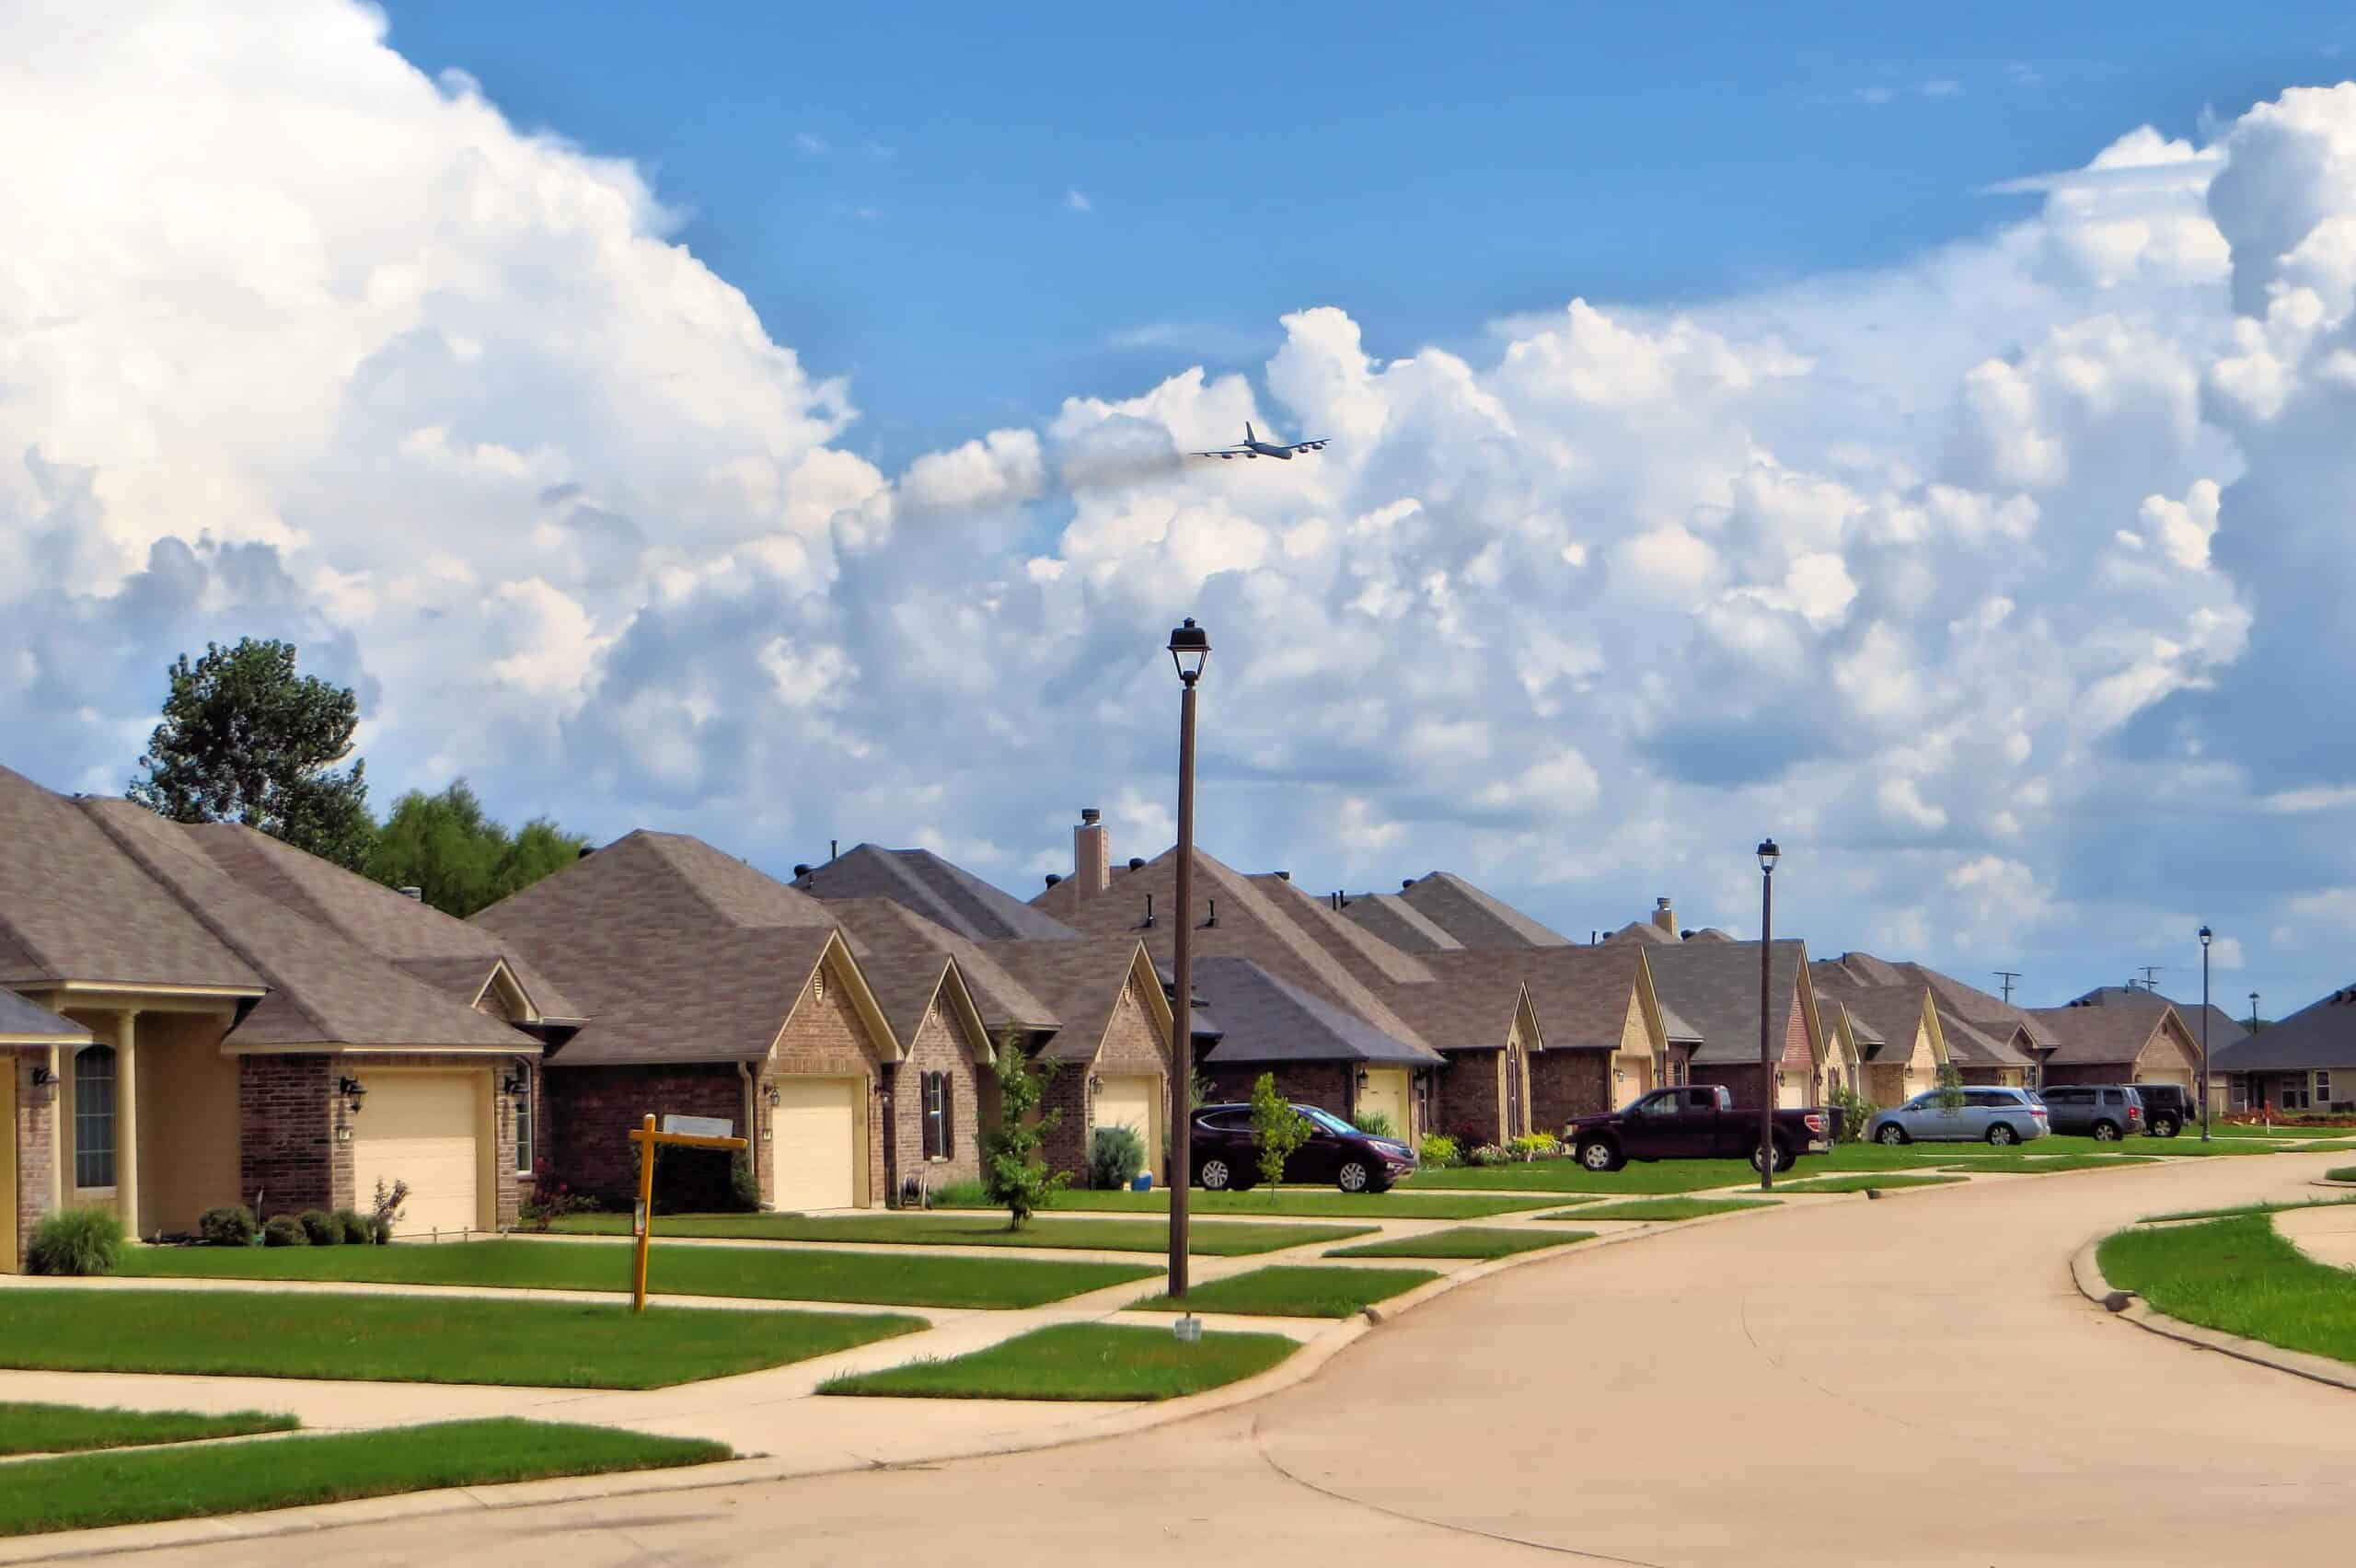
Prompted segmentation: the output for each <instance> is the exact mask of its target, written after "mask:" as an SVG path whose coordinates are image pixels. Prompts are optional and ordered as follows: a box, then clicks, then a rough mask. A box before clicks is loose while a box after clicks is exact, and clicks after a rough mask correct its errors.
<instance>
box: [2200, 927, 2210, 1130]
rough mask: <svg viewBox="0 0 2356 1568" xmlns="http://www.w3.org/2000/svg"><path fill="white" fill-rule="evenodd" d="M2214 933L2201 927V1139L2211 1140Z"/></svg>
mask: <svg viewBox="0 0 2356 1568" xmlns="http://www.w3.org/2000/svg"><path fill="white" fill-rule="evenodd" d="M2211 938H2212V933H2211V931H2210V929H2209V928H2208V927H2206V926H2203V927H2201V928H2200V1141H2201V1142H2202V1143H2207V1142H2208V1141H2209V1010H2210V1009H2209V943H2210V940H2211Z"/></svg>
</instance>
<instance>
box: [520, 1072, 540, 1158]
mask: <svg viewBox="0 0 2356 1568" xmlns="http://www.w3.org/2000/svg"><path fill="white" fill-rule="evenodd" d="M523 1077H524V1093H523V1097H522V1098H521V1099H519V1100H517V1101H515V1173H516V1174H517V1175H519V1176H529V1175H530V1174H531V1173H532V1090H533V1089H534V1088H536V1087H537V1086H536V1085H535V1084H534V1083H533V1081H532V1074H531V1069H530V1068H528V1067H527V1068H525V1069H524V1074H523Z"/></svg>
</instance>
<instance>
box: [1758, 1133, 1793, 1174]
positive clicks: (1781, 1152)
mask: <svg viewBox="0 0 2356 1568" xmlns="http://www.w3.org/2000/svg"><path fill="white" fill-rule="evenodd" d="M1774 1147H1775V1169H1776V1170H1790V1169H1791V1168H1792V1166H1793V1164H1794V1163H1795V1162H1796V1160H1797V1159H1799V1157H1798V1156H1797V1155H1796V1154H1794V1153H1793V1152H1792V1148H1791V1146H1790V1145H1789V1144H1787V1143H1785V1142H1784V1140H1783V1139H1781V1138H1777V1139H1776V1140H1775V1146H1774ZM1764 1152H1765V1151H1763V1150H1762V1149H1761V1148H1760V1147H1758V1146H1757V1145H1756V1144H1754V1145H1752V1146H1751V1149H1750V1168H1751V1169H1752V1170H1760V1169H1761V1167H1763V1166H1764V1165H1765V1163H1766V1161H1765V1160H1764V1159H1762V1158H1761V1156H1762V1155H1763V1153H1764Z"/></svg>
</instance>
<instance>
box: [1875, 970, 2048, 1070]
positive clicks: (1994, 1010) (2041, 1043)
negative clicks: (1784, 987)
mask: <svg viewBox="0 0 2356 1568" xmlns="http://www.w3.org/2000/svg"><path fill="white" fill-rule="evenodd" d="M1830 962H1831V963H1838V964H1839V965H1841V967H1842V968H1843V969H1845V970H1847V971H1848V972H1849V973H1850V974H1853V975H1854V976H1855V977H1856V978H1857V980H1858V981H1859V982H1860V983H1861V984H1864V985H1867V986H1902V985H1909V984H1911V983H1913V982H1915V981H1920V982H1922V983H1923V985H1925V986H1929V987H1930V988H1931V995H1932V997H1934V999H1935V1000H1936V1001H1937V1003H1938V1008H1939V1011H1940V1013H1941V1014H1942V1015H1943V1016H1945V1017H1949V1018H1958V1019H1961V1020H1964V1021H1965V1022H1967V1023H1971V1024H1976V1025H1978V1026H1979V1028H1980V1032H1981V1033H1983V1034H1987V1035H1990V1036H1992V1037H1993V1038H1995V1039H1997V1040H2000V1041H2001V1040H2003V1039H2004V1038H2005V1037H2006V1036H2009V1035H2010V1034H2011V1033H2012V1032H2013V1030H2014V1029H2015V1028H2016V1027H2017V1028H2020V1029H2026V1030H2027V1032H2028V1037H2029V1040H2030V1042H2031V1043H2034V1044H2036V1045H2037V1046H2038V1047H2039V1048H2050V1047H2051V1046H2052V1045H2054V1044H2055V1043H2057V1042H2056V1040H2055V1039H2054V1037H2053V1036H2052V1034H2051V1033H2050V1031H2048V1030H2047V1028H2046V1027H2045V1025H2044V1023H2043V1022H2042V1021H2041V1020H2039V1019H2038V1017H2037V1016H2035V1015H2034V1014H2032V1013H2031V1012H2030V1011H2029V1009H2027V1008H2020V1007H2015V1006H2014V1005H2013V1004H2012V1003H2010V1002H2008V1001H2006V1000H2004V998H2003V997H1997V996H1992V995H1990V994H1989V993H1988V992H1986V991H1983V990H1981V988H1980V987H1979V986H1969V985H1966V984H1965V983H1964V982H1962V981H1960V980H1958V979H1957V978H1956V977H1955V976H1954V975H1952V974H1942V973H1940V972H1939V971H1938V970H1935V969H1933V968H1932V967H1930V966H1929V965H1928V964H1923V963H1892V962H1891V961H1890V960H1888V959H1886V958H1876V957H1875V956H1874V955H1873V954H1871V953H1869V952H1844V953H1842V955H1841V956H1840V957H1839V958H1837V959H1833V960H1831V961H1830ZM1950 1044H1952V1042H1950ZM2004 1049H2006V1050H2010V1049H2011V1047H2010V1046H2005V1047H2004Z"/></svg>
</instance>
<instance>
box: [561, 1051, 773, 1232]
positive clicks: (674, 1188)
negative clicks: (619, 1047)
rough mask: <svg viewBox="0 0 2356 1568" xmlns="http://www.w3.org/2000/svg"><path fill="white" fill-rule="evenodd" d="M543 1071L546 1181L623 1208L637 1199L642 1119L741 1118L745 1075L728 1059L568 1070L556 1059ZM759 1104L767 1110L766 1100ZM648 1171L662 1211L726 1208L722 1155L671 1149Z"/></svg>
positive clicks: (737, 1121)
mask: <svg viewBox="0 0 2356 1568" xmlns="http://www.w3.org/2000/svg"><path fill="white" fill-rule="evenodd" d="M542 1076H543V1077H544V1078H545V1079H546V1083H545V1086H544V1088H543V1091H542V1099H541V1102H542V1103H543V1104H544V1105H546V1106H547V1108H548V1112H549V1125H548V1126H547V1128H546V1129H545V1132H546V1134H547V1135H548V1148H549V1168H548V1174H549V1182H551V1183H557V1184H562V1185H565V1186H569V1187H571V1188H572V1190H573V1191H574V1192H576V1193H589V1194H590V1195H592V1196H594V1197H595V1198H596V1199H597V1200H598V1201H599V1202H600V1203H603V1204H605V1205H606V1206H607V1207H608V1208H618V1209H620V1210H622V1211H624V1212H628V1210H629V1207H630V1205H632V1204H635V1203H636V1202H637V1201H638V1170H637V1167H636V1165H635V1163H634V1162H633V1161H632V1159H631V1154H632V1147H631V1145H630V1143H629V1135H630V1133H631V1132H632V1131H633V1130H634V1129H635V1128H637V1127H638V1126H639V1124H640V1121H641V1118H642V1117H644V1116H646V1115H648V1114H649V1113H652V1114H653V1116H654V1117H655V1119H656V1121H657V1122H658V1123H659V1122H660V1121H661V1119H662V1118H663V1117H664V1116H666V1115H676V1116H724V1117H726V1118H727V1119H728V1121H729V1123H730V1124H732V1125H738V1126H740V1129H741V1124H742V1123H743V1122H744V1120H745V1080H744V1079H743V1078H740V1077H738V1076H737V1072H736V1066H735V1064H734V1063H733V1062H687V1063H680V1064H676V1065H673V1066H616V1067H596V1066H583V1067H568V1066H564V1064H563V1062H562V1060H561V1059H559V1060H557V1061H554V1062H551V1063H549V1065H548V1068H547V1071H546V1072H545V1073H544V1074H543V1075H542ZM762 1103H763V1104H764V1107H766V1100H765V1099H764V1100H763V1101H762ZM764 1119H765V1120H766V1114H765V1118H764ZM754 1136H755V1137H756V1147H758V1138H757V1134H756V1135H754ZM654 1173H655V1183H656V1201H657V1203H658V1204H660V1205H662V1206H664V1207H665V1208H671V1209H678V1210H687V1209H709V1208H713V1207H724V1206H726V1200H727V1197H728V1157H727V1156H726V1155H724V1154H720V1153H717V1152H710V1151H705V1150H694V1149H675V1150H672V1151H671V1152H669V1153H667V1154H665V1155H664V1157H663V1158H662V1159H660V1160H658V1161H657V1162H656V1165H655V1172H654Z"/></svg>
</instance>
